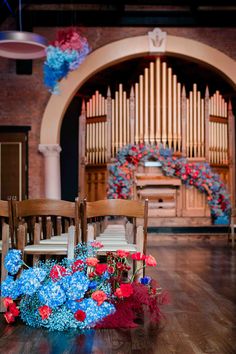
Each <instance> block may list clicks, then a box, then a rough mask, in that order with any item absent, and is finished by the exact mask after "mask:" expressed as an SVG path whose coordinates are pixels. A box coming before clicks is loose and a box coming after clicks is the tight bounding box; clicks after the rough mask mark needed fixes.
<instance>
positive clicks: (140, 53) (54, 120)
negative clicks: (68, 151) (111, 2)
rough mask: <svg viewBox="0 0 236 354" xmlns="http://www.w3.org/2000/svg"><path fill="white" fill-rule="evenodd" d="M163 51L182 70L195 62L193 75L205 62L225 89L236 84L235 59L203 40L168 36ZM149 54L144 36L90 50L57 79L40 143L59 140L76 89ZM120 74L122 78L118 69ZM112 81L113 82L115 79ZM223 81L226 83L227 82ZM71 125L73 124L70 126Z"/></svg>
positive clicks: (82, 90) (83, 90) (84, 91)
mask: <svg viewBox="0 0 236 354" xmlns="http://www.w3.org/2000/svg"><path fill="white" fill-rule="evenodd" d="M163 54H165V56H166V57H168V58H169V60H170V61H172V63H173V62H174V61H175V62H176V63H178V64H177V65H179V66H181V65H182V67H183V73H184V74H186V73H187V70H186V63H190V64H191V65H195V67H196V68H195V69H194V70H193V72H195V73H196V79H199V75H198V74H199V73H197V67H198V66H199V65H204V66H205V73H206V72H207V70H209V72H211V73H212V71H213V70H212V68H214V70H215V72H218V73H220V75H221V76H222V77H223V79H221V81H222V83H223V82H225V85H223V86H225V92H226V91H227V87H230V86H231V89H232V87H235V86H236V74H235V72H234V71H233V66H234V64H235V63H234V61H233V60H232V59H231V58H229V57H227V56H226V55H225V54H223V53H221V52H219V51H218V50H215V49H214V48H211V47H209V46H206V45H205V44H202V43H200V42H197V41H193V40H189V39H185V38H181V37H174V36H167V45H166V52H165V53H162V55H163ZM147 58H148V59H147ZM150 58H151V57H150V53H149V49H148V40H147V36H141V37H134V38H127V39H124V40H120V41H117V42H114V43H111V44H108V45H106V46H104V47H102V48H99V49H97V50H96V51H94V52H93V53H91V54H90V55H89V56H88V57H87V59H86V60H85V62H84V63H83V64H82V65H81V66H80V67H79V68H78V70H76V71H75V72H73V73H71V74H70V75H69V77H68V78H67V79H65V80H62V82H61V83H60V87H61V94H60V95H59V96H51V98H50V100H49V102H48V105H47V107H46V110H45V112H44V116H43V120H42V125H41V134H40V143H41V144H42V145H51V144H52V145H58V144H60V138H61V124H62V120H63V118H64V114H65V112H66V110H67V108H68V107H69V105H70V103H71V101H72V99H73V97H74V95H75V94H76V93H77V92H78V90H79V91H80V94H82V95H87V94H89V93H88V87H90V90H92V89H93V87H92V85H91V83H92V82H95V81H96V82H98V81H99V80H98V79H97V78H99V76H102V77H103V82H105V85H106V86H107V85H109V82H106V80H105V79H104V73H107V75H108V76H109V75H110V74H109V72H111V71H114V68H115V67H116V66H117V65H118V66H120V67H121V66H123V67H124V66H125V65H127V67H128V66H129V65H131V66H133V61H134V62H135V61H136V63H138V62H139V63H141V62H142V63H144V62H145V61H147V60H150ZM177 58H178V59H177ZM184 63H185V64H184ZM107 68H108V69H107ZM130 72H131V71H130V70H129V73H130ZM202 73H203V71H202ZM220 75H216V76H217V79H216V81H219V78H220ZM124 76H125V77H126V79H127V75H126V74H125V75H124ZM119 78H121V75H120V73H119ZM95 79H96V80H95ZM112 81H113V82H114V80H112ZM226 81H228V83H229V84H226ZM230 84H231V85H230ZM89 85H90V86H89ZM227 85H228V86H227ZM232 91H233V89H232ZM78 116H79V112H78ZM71 129H74V128H73V127H71ZM62 134H63V133H62Z"/></svg>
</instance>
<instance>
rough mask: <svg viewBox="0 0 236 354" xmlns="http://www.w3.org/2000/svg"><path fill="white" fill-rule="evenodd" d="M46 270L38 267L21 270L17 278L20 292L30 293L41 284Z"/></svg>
mask: <svg viewBox="0 0 236 354" xmlns="http://www.w3.org/2000/svg"><path fill="white" fill-rule="evenodd" d="M45 277H46V272H45V270H43V269H40V268H30V269H26V270H24V271H23V273H22V274H21V277H20V278H19V286H20V289H21V292H22V294H27V295H32V294H33V293H35V292H36V291H37V290H38V288H39V287H40V286H41V282H42V281H43V280H44V279H45Z"/></svg>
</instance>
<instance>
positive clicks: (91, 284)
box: [89, 280, 98, 290]
mask: <svg viewBox="0 0 236 354" xmlns="http://www.w3.org/2000/svg"><path fill="white" fill-rule="evenodd" d="M97 285H98V283H97V282H96V280H93V281H91V282H90V283H89V289H91V290H94V289H96V287H97Z"/></svg>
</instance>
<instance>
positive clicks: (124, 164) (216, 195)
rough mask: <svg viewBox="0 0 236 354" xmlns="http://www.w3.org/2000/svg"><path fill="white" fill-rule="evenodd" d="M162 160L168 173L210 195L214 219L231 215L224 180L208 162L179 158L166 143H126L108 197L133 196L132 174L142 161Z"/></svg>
mask: <svg viewBox="0 0 236 354" xmlns="http://www.w3.org/2000/svg"><path fill="white" fill-rule="evenodd" d="M148 160H156V161H159V162H160V164H161V167H162V171H163V172H164V174H165V175H166V176H171V177H178V178H180V179H181V181H182V183H184V184H185V185H187V186H194V187H196V188H197V189H198V190H200V191H201V192H203V193H205V194H207V201H208V204H209V206H210V208H211V214H212V217H213V218H218V217H226V218H228V217H229V215H230V209H231V204H230V198H229V194H228V192H227V191H226V188H225V185H224V183H223V182H222V181H221V180H220V176H219V175H218V174H217V173H213V172H212V170H211V168H210V166H209V164H207V163H189V162H188V161H187V159H186V158H183V157H181V158H177V157H176V156H174V155H173V153H172V151H171V150H170V149H164V148H163V147H162V145H160V146H158V145H143V144H138V145H131V144H129V145H126V146H125V147H123V148H122V149H121V150H120V151H119V152H118V154H117V157H116V161H115V164H114V165H111V166H110V168H109V171H110V176H109V179H108V198H121V199H129V198H131V192H132V183H133V181H132V173H133V171H134V170H135V169H136V167H137V165H138V164H139V163H140V162H144V161H148Z"/></svg>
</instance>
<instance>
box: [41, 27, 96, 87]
mask: <svg viewBox="0 0 236 354" xmlns="http://www.w3.org/2000/svg"><path fill="white" fill-rule="evenodd" d="M89 52H90V47H89V44H88V41H87V39H86V38H85V37H83V36H82V35H81V34H80V33H79V32H78V31H77V30H76V29H74V28H69V29H68V30H62V31H59V32H58V34H57V39H56V40H55V41H54V42H53V43H51V45H49V46H48V47H47V49H46V54H47V59H46V61H45V62H44V68H43V70H44V84H45V85H46V86H47V87H48V88H49V91H50V92H52V93H54V94H58V93H59V81H60V80H61V79H63V78H64V77H66V76H67V75H68V74H69V72H70V71H74V70H76V69H77V68H78V67H79V65H80V64H81V63H82V62H83V61H84V59H85V57H86V56H87V55H88V53H89Z"/></svg>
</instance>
